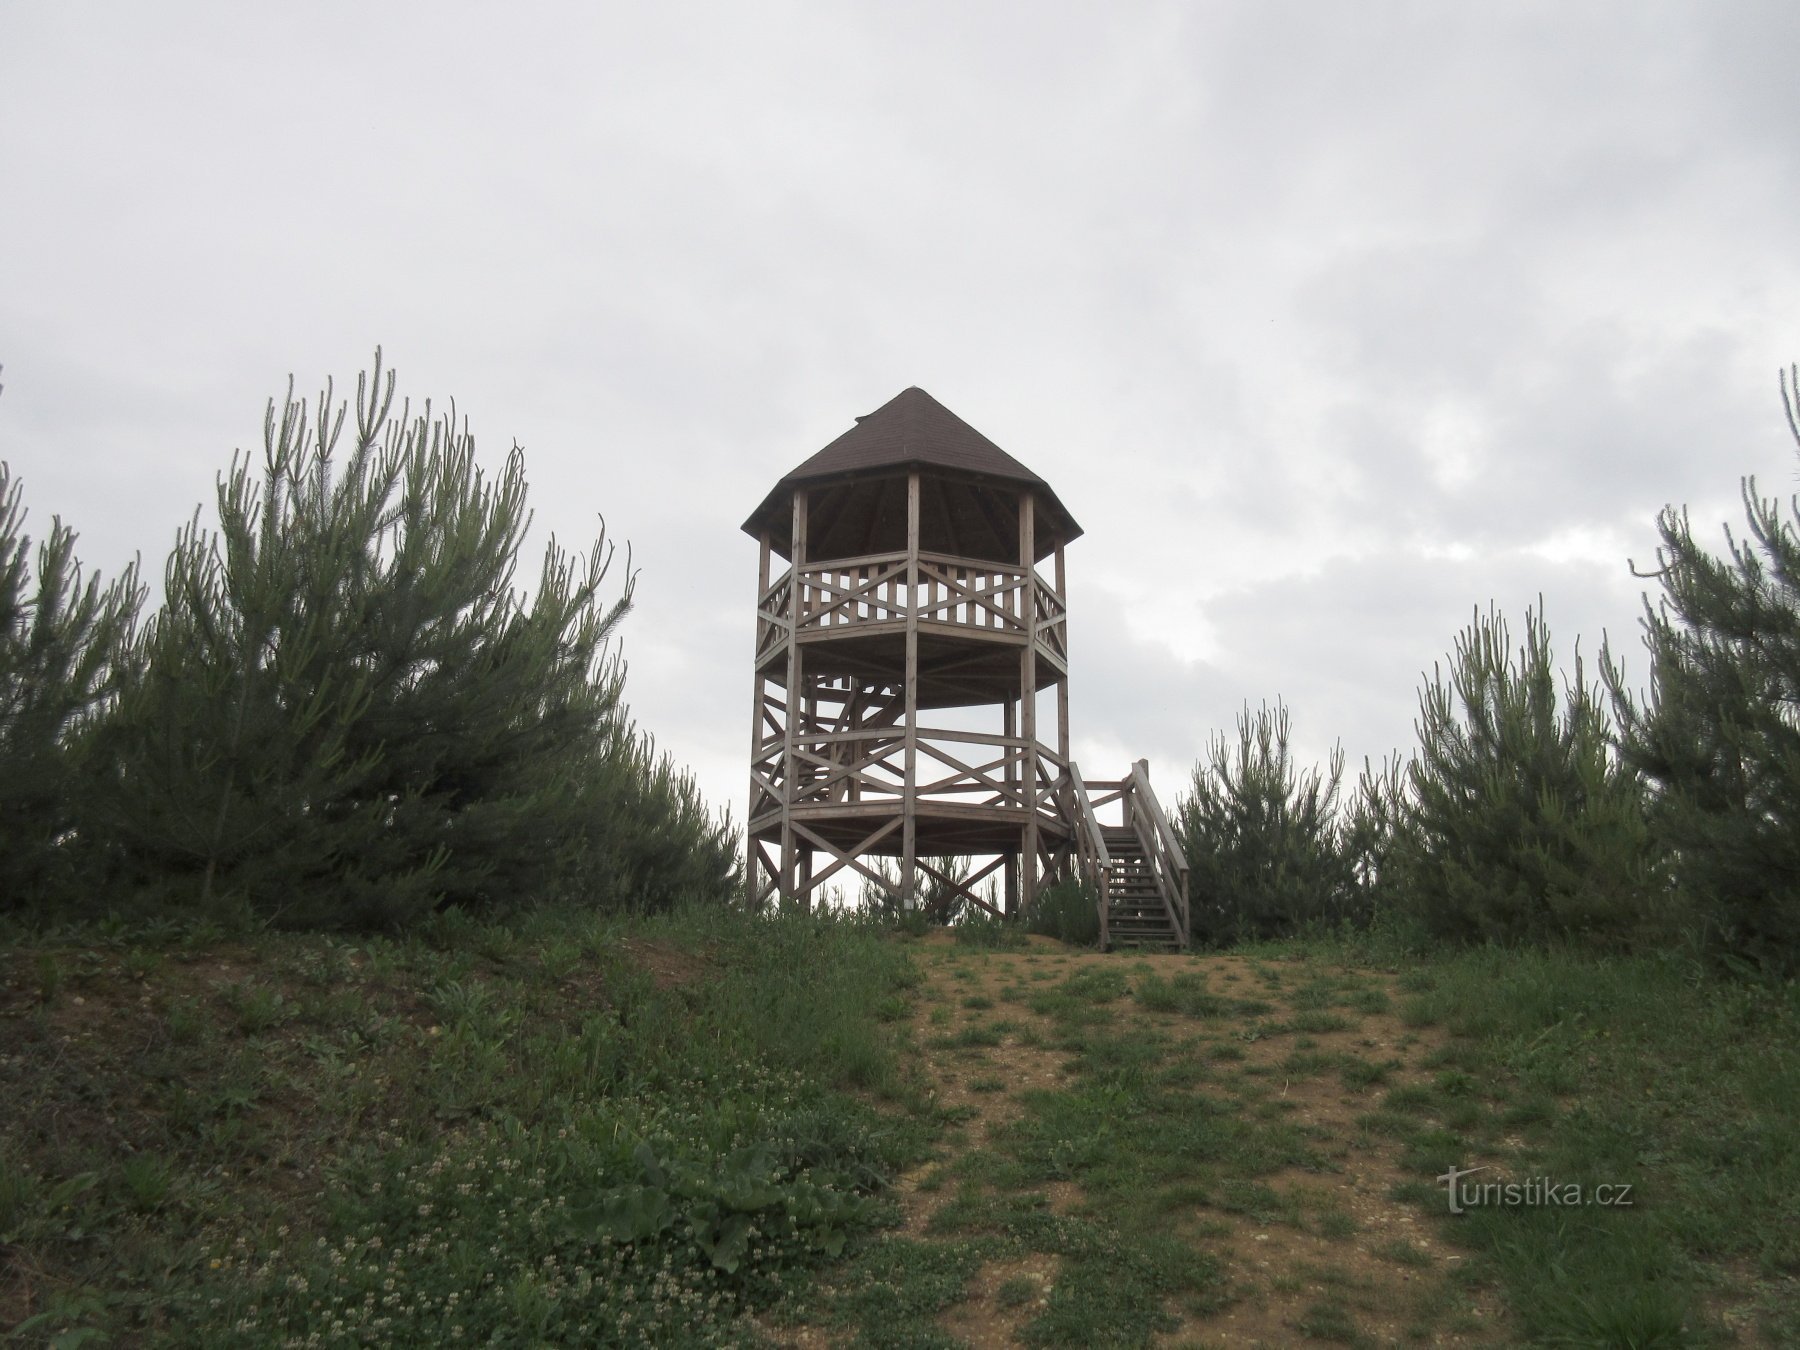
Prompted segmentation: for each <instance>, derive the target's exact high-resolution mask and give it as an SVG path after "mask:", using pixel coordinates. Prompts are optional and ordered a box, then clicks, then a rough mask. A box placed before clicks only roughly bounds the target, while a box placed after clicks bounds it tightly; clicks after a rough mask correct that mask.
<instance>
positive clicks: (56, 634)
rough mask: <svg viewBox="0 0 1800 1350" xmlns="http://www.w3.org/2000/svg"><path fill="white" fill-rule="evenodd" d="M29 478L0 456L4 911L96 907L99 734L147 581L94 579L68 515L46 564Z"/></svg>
mask: <svg viewBox="0 0 1800 1350" xmlns="http://www.w3.org/2000/svg"><path fill="white" fill-rule="evenodd" d="M21 492H22V487H21V484H20V483H19V482H18V480H17V479H15V478H14V477H13V476H12V471H11V469H10V468H9V467H8V466H7V465H6V464H5V463H0V910H21V911H23V910H30V911H32V912H34V913H37V914H44V915H54V914H60V913H64V912H70V911H73V910H78V909H83V908H87V907H88V903H87V902H88V901H89V900H90V899H91V897H86V896H84V895H83V894H82V893H81V889H80V886H81V882H82V880H83V879H84V876H85V874H87V873H88V872H89V870H90V868H91V864H92V863H93V861H94V856H93V855H94V852H95V846H96V843H97V841H96V840H94V839H92V838H91V837H88V836H86V835H84V834H81V833H79V832H78V831H77V830H76V820H77V804H78V800H79V797H80V792H79V788H78V783H79V779H80V775H81V772H82V763H83V759H84V756H85V754H86V749H87V733H88V732H89V730H90V729H91V727H92V724H93V721H94V719H95V717H96V716H97V715H98V714H99V713H101V712H102V711H103V709H104V708H105V706H106V704H107V702H108V700H109V699H110V698H111V696H112V694H113V692H114V691H115V689H116V687H117V684H118V681H119V677H120V674H121V671H122V669H123V662H124V661H125V659H126V658H127V656H128V653H129V651H130V646H131V633H132V625H133V623H134V621H135V620H136V617H137V612H138V607H139V605H140V604H142V602H143V591H142V590H141V588H140V587H139V586H138V581H137V568H136V566H135V565H133V566H132V567H129V568H127V569H126V570H125V572H124V574H123V575H121V576H119V577H117V578H115V579H114V580H113V581H112V582H111V584H109V585H107V586H105V587H102V586H101V584H100V578H99V577H98V576H92V577H89V578H88V579H87V581H86V583H85V584H84V583H83V581H82V577H81V564H80V563H79V562H77V561H76V559H75V535H74V532H73V531H71V530H70V529H68V527H67V526H65V525H64V524H63V523H62V521H61V520H52V521H51V523H50V533H49V535H48V536H46V537H45V539H44V540H43V542H42V543H41V544H39V546H38V548H37V554H36V568H35V572H34V569H33V567H32V548H31V540H30V538H29V537H27V536H26V535H25V533H24V525H25V508H24V505H23V503H22V499H21Z"/></svg>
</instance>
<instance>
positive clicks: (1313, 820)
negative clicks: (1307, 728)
mask: <svg viewBox="0 0 1800 1350" xmlns="http://www.w3.org/2000/svg"><path fill="white" fill-rule="evenodd" d="M1237 733H1238V734H1237V743H1236V744H1235V745H1233V744H1231V743H1230V742H1229V741H1228V740H1227V739H1226V737H1225V736H1224V734H1223V733H1221V734H1220V735H1219V736H1218V737H1217V738H1216V739H1215V740H1214V741H1213V743H1212V745H1211V746H1210V748H1209V751H1208V757H1207V761H1206V762H1205V763H1204V764H1200V765H1196V766H1195V768H1194V776H1193V780H1192V784H1191V789H1190V791H1189V794H1188V796H1186V797H1185V798H1183V799H1182V800H1181V801H1180V802H1179V803H1178V804H1177V806H1176V811H1175V821H1174V828H1175V833H1176V835H1177V836H1178V837H1179V838H1180V840H1181V842H1182V847H1183V849H1184V850H1185V851H1186V853H1187V858H1188V867H1189V886H1190V895H1191V896H1192V902H1191V904H1192V911H1193V919H1192V922H1193V936H1194V939H1195V941H1200V942H1208V943H1213V944H1223V943H1228V942H1232V941H1236V940H1241V939H1249V938H1264V937H1279V936H1284V935H1287V934H1290V933H1293V932H1296V931H1298V930H1299V929H1301V928H1302V927H1304V926H1306V925H1307V924H1309V923H1315V922H1336V921H1338V920H1340V919H1342V918H1345V917H1349V915H1350V910H1349V906H1350V904H1351V902H1352V901H1353V899H1354V895H1355V892H1354V889H1353V886H1352V877H1351V873H1350V867H1349V862H1348V859H1347V858H1346V855H1345V853H1344V850H1343V847H1342V839H1341V838H1340V829H1339V824H1338V820H1337V804H1338V793H1339V791H1340V788H1341V785H1342V782H1343V773H1344V757H1343V752H1342V750H1335V751H1333V753H1332V757H1331V762H1330V764H1329V765H1328V766H1327V767H1326V768H1325V769H1323V770H1321V769H1318V768H1316V767H1315V768H1311V769H1307V770H1304V771H1302V770H1300V769H1299V768H1297V767H1296V766H1295V764H1294V761H1293V757H1292V754H1291V752H1290V751H1289V748H1288V738H1289V722H1288V710H1287V708H1286V707H1285V706H1284V705H1283V704H1281V703H1280V702H1279V701H1277V703H1276V705H1275V707H1274V708H1270V707H1269V706H1268V705H1267V704H1264V705H1263V706H1262V707H1260V708H1258V709H1257V710H1256V712H1255V713H1252V712H1251V711H1250V709H1249V708H1248V707H1247V706H1246V707H1245V709H1244V711H1243V712H1242V713H1241V714H1240V715H1239V717H1238V726H1237Z"/></svg>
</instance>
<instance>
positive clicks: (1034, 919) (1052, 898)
mask: <svg viewBox="0 0 1800 1350" xmlns="http://www.w3.org/2000/svg"><path fill="white" fill-rule="evenodd" d="M1025 928H1026V931H1028V932H1032V933H1041V934H1042V935H1044V936H1045V937H1053V938H1055V939H1056V940H1057V941H1058V942H1066V943H1068V944H1069V945H1070V946H1072V947H1093V946H1097V945H1098V944H1099V942H1100V898H1099V896H1097V895H1096V894H1095V893H1094V891H1093V888H1092V887H1090V886H1087V885H1084V884H1083V883H1082V882H1080V881H1078V880H1076V879H1074V878H1073V877H1071V878H1069V879H1068V880H1065V881H1056V882H1052V883H1051V884H1050V885H1048V886H1044V887H1041V888H1040V889H1039V890H1038V893H1037V903H1036V904H1035V905H1033V906H1032V909H1031V912H1030V913H1029V914H1027V915H1026V916H1025Z"/></svg>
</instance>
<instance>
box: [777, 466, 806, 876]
mask: <svg viewBox="0 0 1800 1350" xmlns="http://www.w3.org/2000/svg"><path fill="white" fill-rule="evenodd" d="M788 551H789V553H790V554H792V556H793V560H794V573H793V580H792V581H791V583H790V584H789V586H788V665H787V718H786V728H785V731H784V733H783V734H784V737H785V740H784V742H783V745H782V751H781V898H782V899H783V900H790V901H791V900H793V899H795V898H796V897H797V896H798V894H799V890H798V885H797V882H798V876H797V870H798V858H797V854H798V848H797V847H796V844H797V841H796V839H795V837H794V790H795V786H796V780H797V779H798V778H799V768H800V762H799V757H798V756H797V755H796V754H795V753H794V738H795V736H796V735H797V734H798V732H799V729H800V728H799V721H800V709H801V699H800V682H801V680H802V678H803V664H802V661H801V658H800V622H801V619H802V618H803V617H804V615H803V612H802V609H801V601H800V593H801V590H802V587H801V584H800V569H801V568H802V567H804V566H805V564H806V489H805V488H803V487H797V488H795V489H794V533H793V539H792V544H791V547H790V548H789V550H788Z"/></svg>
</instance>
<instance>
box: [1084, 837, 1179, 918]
mask: <svg viewBox="0 0 1800 1350" xmlns="http://www.w3.org/2000/svg"><path fill="white" fill-rule="evenodd" d="M1101 837H1102V838H1104V839H1105V840H1106V852H1107V854H1108V856H1109V857H1111V859H1112V866H1111V868H1110V869H1108V876H1107V891H1106V929H1105V931H1106V936H1107V945H1108V946H1109V947H1180V946H1183V945H1185V944H1184V943H1183V941H1182V935H1181V932H1180V930H1179V929H1178V928H1177V927H1176V923H1175V916H1174V914H1173V913H1171V910H1170V906H1169V904H1168V902H1167V901H1166V900H1165V899H1164V898H1163V893H1162V887H1161V885H1160V884H1158V882H1157V879H1156V872H1155V870H1154V869H1153V868H1152V867H1151V865H1150V858H1149V855H1148V854H1147V853H1146V852H1145V851H1144V844H1143V841H1142V840H1141V839H1139V838H1138V833H1137V831H1136V830H1134V829H1132V828H1130V827H1129V826H1124V827H1106V828H1103V829H1102V830H1101Z"/></svg>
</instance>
